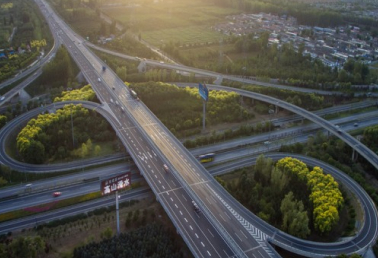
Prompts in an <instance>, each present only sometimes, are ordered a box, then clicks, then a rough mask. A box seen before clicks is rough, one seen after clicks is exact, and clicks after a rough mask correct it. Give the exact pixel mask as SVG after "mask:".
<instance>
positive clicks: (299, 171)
mask: <svg viewBox="0 0 378 258" xmlns="http://www.w3.org/2000/svg"><path fill="white" fill-rule="evenodd" d="M276 167H277V168H279V169H281V170H282V171H285V173H289V174H294V175H296V176H298V178H299V179H300V180H302V181H304V182H305V183H306V184H307V186H308V187H309V189H310V192H311V194H310V196H309V198H310V200H311V202H312V204H313V219H314V227H315V229H316V230H318V231H319V232H320V233H328V232H329V231H331V229H332V227H333V226H334V225H335V224H336V223H337V222H338V221H339V209H340V208H341V207H342V205H343V203H344V199H343V196H342V194H341V192H340V190H339V185H338V183H337V182H336V181H335V180H334V178H333V177H332V176H331V175H329V174H328V175H324V173H323V170H322V169H321V168H319V167H314V169H313V170H312V171H311V172H310V171H309V170H308V168H307V166H306V164H304V163H303V162H301V161H299V160H297V159H294V158H291V157H286V158H284V159H281V160H279V161H278V162H277V165H276Z"/></svg>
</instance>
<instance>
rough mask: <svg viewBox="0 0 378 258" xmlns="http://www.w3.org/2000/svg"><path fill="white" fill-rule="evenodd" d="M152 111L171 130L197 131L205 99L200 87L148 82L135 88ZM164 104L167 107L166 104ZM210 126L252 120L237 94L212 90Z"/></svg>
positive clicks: (207, 117)
mask: <svg viewBox="0 0 378 258" xmlns="http://www.w3.org/2000/svg"><path fill="white" fill-rule="evenodd" d="M132 88H133V89H134V90H135V91H136V92H137V93H138V96H139V98H140V99H141V100H143V102H144V103H146V105H147V106H148V108H149V109H150V110H151V111H152V112H153V113H154V114H155V115H156V116H157V117H158V118H159V119H160V120H161V121H162V122H163V123H164V124H165V126H167V127H168V128H169V129H170V130H171V131H176V132H177V131H180V130H185V129H192V128H197V127H199V126H200V125H201V123H202V99H201V97H200V95H199V94H198V89H196V88H189V87H186V88H179V87H177V86H174V85H171V84H167V83H160V82H148V83H138V84H134V85H132ZM162 103H164V105H162ZM206 110H207V111H206V112H207V116H206V124H208V125H209V124H210V125H211V124H218V123H227V122H239V121H243V120H245V119H248V118H250V116H251V115H250V114H249V113H248V112H247V110H246V109H244V108H243V107H242V106H240V102H239V95H237V94H236V93H233V92H225V91H210V92H209V100H208V102H207V103H206Z"/></svg>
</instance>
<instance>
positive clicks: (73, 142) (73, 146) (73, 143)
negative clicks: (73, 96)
mask: <svg viewBox="0 0 378 258" xmlns="http://www.w3.org/2000/svg"><path fill="white" fill-rule="evenodd" d="M71 132H72V148H75V138H74V131H73V119H72V104H71Z"/></svg>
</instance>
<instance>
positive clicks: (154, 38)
mask: <svg viewBox="0 0 378 258" xmlns="http://www.w3.org/2000/svg"><path fill="white" fill-rule="evenodd" d="M141 36H142V38H143V39H144V40H145V41H147V42H149V43H150V44H153V45H155V46H159V45H161V44H166V43H169V42H170V41H171V42H180V44H181V45H185V44H193V43H206V42H218V41H219V40H220V39H221V38H222V36H223V35H222V34H220V33H218V32H216V31H213V30H211V29H210V27H209V26H208V25H201V26H187V27H179V28H170V29H161V30H152V31H144V32H142V33H141Z"/></svg>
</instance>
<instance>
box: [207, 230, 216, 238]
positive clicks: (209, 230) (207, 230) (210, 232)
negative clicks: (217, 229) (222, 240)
mask: <svg viewBox="0 0 378 258" xmlns="http://www.w3.org/2000/svg"><path fill="white" fill-rule="evenodd" d="M207 231H209V233H210V235H211V236H212V237H214V235H213V234H212V233H211V231H210V229H207Z"/></svg>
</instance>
